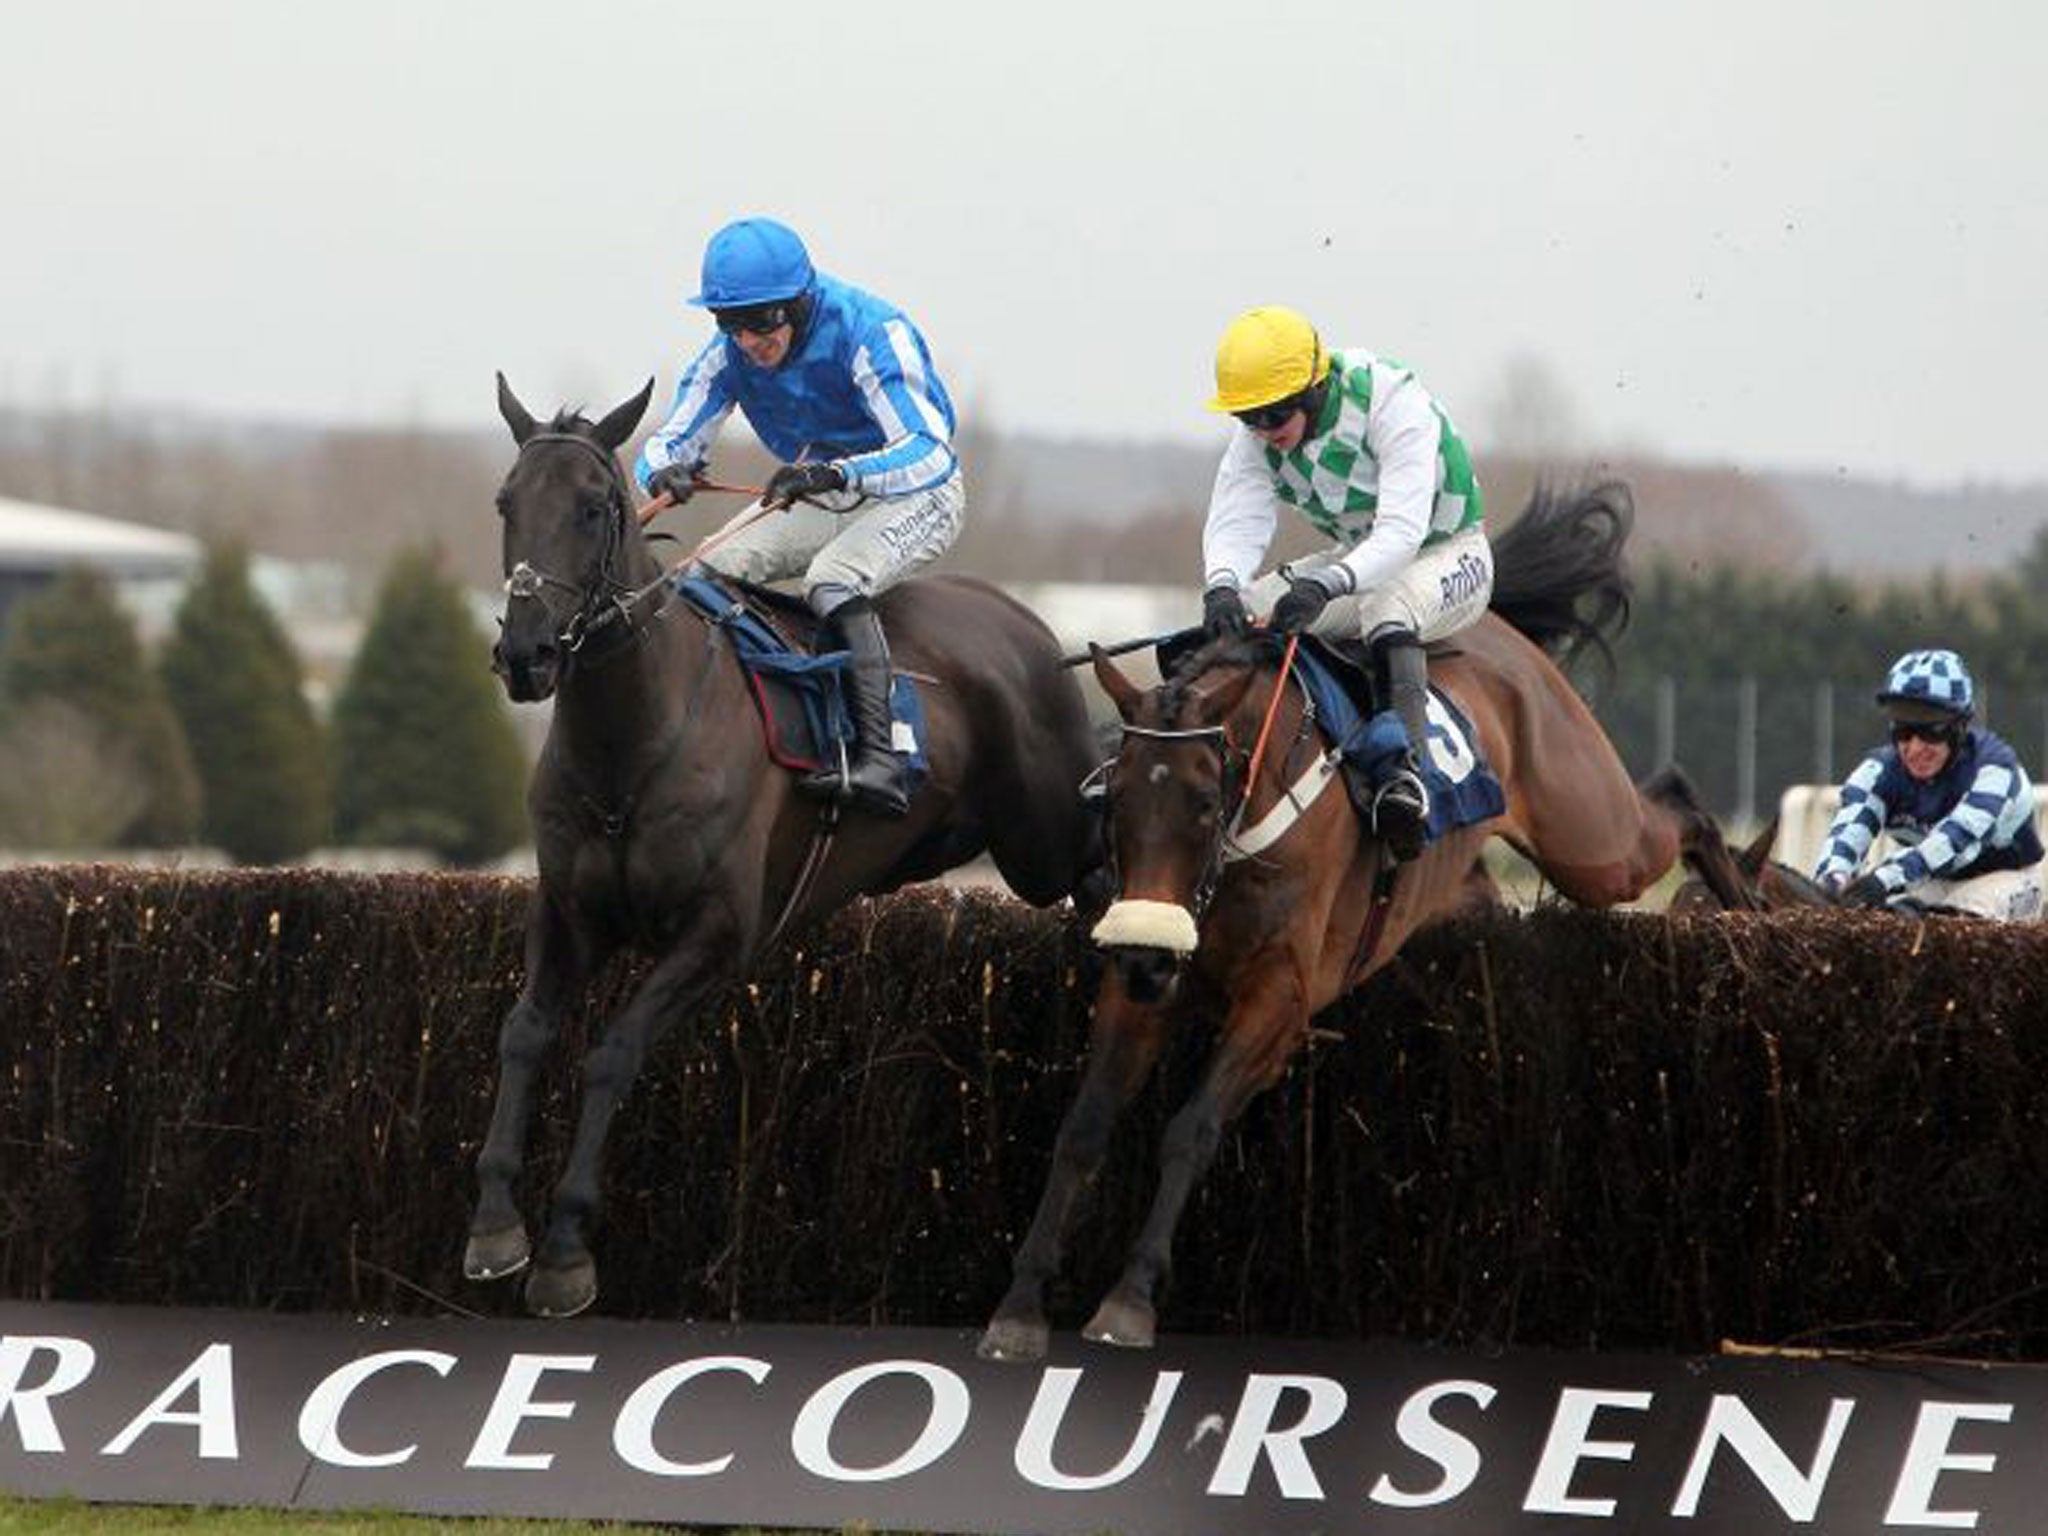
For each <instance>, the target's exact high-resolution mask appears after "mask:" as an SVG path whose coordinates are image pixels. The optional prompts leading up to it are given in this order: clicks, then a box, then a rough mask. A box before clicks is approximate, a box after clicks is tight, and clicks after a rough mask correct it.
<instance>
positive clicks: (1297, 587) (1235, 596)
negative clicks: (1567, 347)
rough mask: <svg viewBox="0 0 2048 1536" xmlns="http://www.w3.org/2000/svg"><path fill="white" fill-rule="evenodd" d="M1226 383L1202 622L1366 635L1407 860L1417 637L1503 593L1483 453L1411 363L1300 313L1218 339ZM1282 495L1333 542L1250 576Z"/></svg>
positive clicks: (1385, 830)
mask: <svg viewBox="0 0 2048 1536" xmlns="http://www.w3.org/2000/svg"><path fill="white" fill-rule="evenodd" d="M1216 383H1217V388H1216V395H1215V397H1214V398H1213V399H1212V400H1211V401H1210V402H1209V403H1210V406H1211V408H1212V409H1215V410H1222V411H1228V412H1230V413H1231V414H1232V415H1234V416H1235V417H1237V420H1238V426H1237V429H1236V430H1235V431H1234V432H1233V433H1232V434H1231V438H1230V444H1229V446H1228V447H1227V448H1226V449H1225V450H1224V454H1223V462H1222V463H1221V464H1220V465H1219V466H1218V468H1217V471H1216V484H1215V488H1214V490H1213V491H1212V492H1211V493H1210V498H1209V516H1208V521H1207V522H1206V524H1205V525H1204V527H1203V530H1202V566H1203V575H1204V581H1205V585H1206V589H1207V590H1206V592H1205V595H1204V598H1203V615H1204V623H1205V626H1206V627H1207V628H1208V629H1209V630H1210V631H1211V633H1212V634H1213V633H1225V632H1229V631H1232V630H1235V629H1238V628H1241V627H1242V626H1243V624H1244V623H1245V622H1246V621H1247V619H1248V615H1249V614H1251V613H1270V615H1271V618H1270V622H1271V623H1272V625H1273V627H1274V628H1276V629H1280V630H1301V631H1306V632H1308V633H1312V634H1316V635H1322V636H1326V637H1332V638H1334V637H1338V636H1345V637H1349V636H1358V637H1361V638H1363V639H1364V640H1365V641H1366V643H1367V645H1368V647H1369V649H1370V650H1371V652H1372V655H1373V659H1374V665H1375V671H1376V673H1377V674H1378V676H1379V681H1380V687H1381V701H1382V704H1383V705H1391V707H1392V708H1393V709H1394V710H1395V711H1396V712H1397V713H1398V715H1399V717H1400V720H1401V724H1402V728H1403V731H1404V733H1405V734H1406V736H1407V738H1408V744H1409V751H1408V762H1407V765H1406V766H1405V767H1398V766H1397V768H1396V771H1395V772H1394V773H1393V774H1392V776H1391V777H1390V778H1389V780H1388V782H1386V783H1385V784H1383V785H1382V786H1381V790H1380V794H1381V801H1382V802H1384V803H1383V805H1381V806H1380V810H1383V811H1384V812H1385V814H1384V816H1382V815H1381V814H1380V810H1376V813H1375V821H1376V822H1382V821H1383V822H1384V825H1381V826H1379V828H1378V830H1379V831H1380V832H1381V833H1382V835H1383V836H1384V837H1385V838H1386V841H1387V843H1388V845H1389V846H1390V847H1391V848H1392V849H1393V850H1394V852H1395V854H1396V856H1397V857H1401V858H1407V857H1412V856H1413V855H1414V854H1415V853H1418V852H1420V851H1421V846H1422V840H1423V824H1424V823H1425V821H1426V819H1427V813H1428V797H1427V792H1426V791H1425V790H1424V788H1423V785H1422V778H1421V771H1420V753H1421V751H1422V748H1423V744H1424V742H1425V741H1426V739H1427V736H1426V731H1427V725H1426V705H1427V692H1426V686H1427V685H1426V678H1425V675H1424V665H1423V653H1422V647H1423V645H1424V644H1426V643H1427V642H1429V641H1431V640H1437V639H1441V638H1443V637H1444V636H1446V635H1450V634H1454V633H1456V632H1457V631H1458V630H1460V629H1463V628H1464V627H1465V626H1466V625H1468V624H1470V623H1472V622H1473V621H1474V620H1476V619H1478V618H1479V616H1480V615H1481V614H1483V613H1485V612H1486V608H1487V604H1488V602H1489V600H1490V599H1491V598H1492V595H1493V551H1492V547H1491V546H1490V545H1489V544H1488V543H1487V539H1486V531H1485V527H1484V523H1483V518H1484V511H1485V509H1484V504H1483V500H1482V497H1481V495H1480V489H1479V480H1478V477H1477V476H1476V475H1475V474H1474V473H1473V470H1472V456H1471V454H1470V453H1469V452H1468V451H1467V449H1466V447H1465V441H1464V439H1463V438H1461V437H1460V436H1459V435H1458V432H1457V429H1456V428H1455V427H1454V426H1453V425H1452V424H1451V419H1450V417H1449V416H1448V415H1447V414H1446V413H1445V411H1444V409H1443V408H1442V406H1441V405H1439V404H1438V403H1437V401H1436V400H1434V399H1433V398H1432V397H1431V396H1430V393H1429V391H1428V390H1426V389H1425V388H1423V386H1422V382H1421V380H1419V379H1418V378H1416V376H1415V374H1414V373H1413V371H1412V370H1410V369H1408V368H1407V367H1405V366H1403V365H1402V364H1400V363H1397V362H1393V361H1391V360H1389V359H1386V358H1381V357H1376V356H1374V355H1373V354H1372V353H1370V352H1367V351H1364V350H1363V349H1357V348H1346V349H1344V350H1342V351H1338V352H1334V353H1326V352H1324V351H1323V349H1322V343H1321V339H1320V337H1318V336H1317V335H1316V332H1315V330H1314V328H1313V327H1312V326H1310V325H1309V323H1308V321H1307V320H1306V319H1304V318H1303V317H1302V316H1300V315H1298V314H1296V313H1295V312H1294V311H1292V310H1288V309H1282V308H1278V307H1269V308H1265V309H1254V310H1251V311H1248V312H1247V313H1246V314H1244V315H1241V316H1239V318H1238V319H1237V320H1236V321H1235V322H1233V323H1232V325H1231V327H1230V328H1229V329H1228V330H1227V331H1226V332H1225V333H1224V337H1223V341H1222V343H1221V345H1220V346H1219V347H1218V348H1217V354H1216ZM1283 505H1286V506H1291V507H1293V508H1294V509H1295V510H1296V511H1298V512H1299V513H1301V515H1302V516H1304V517H1305V518H1307V519H1308V520H1309V522H1311V523H1312V524H1314V525H1315V527H1316V528H1317V529H1319V530H1320V531H1321V532H1323V533H1324V534H1326V535H1327V536H1328V537H1329V538H1330V539H1331V541H1332V542H1331V544H1330V546H1329V547H1328V548H1327V549H1324V550H1322V551H1319V552H1318V553H1317V554H1315V555H1312V556H1310V557H1308V558H1307V559H1304V560H1300V561H1296V562H1294V563H1293V564H1292V565H1291V566H1288V567H1283V568H1282V569H1281V570H1278V571H1274V572H1270V573H1268V574H1267V575H1266V576H1264V577H1262V578H1259V579H1257V580H1254V575H1255V573H1256V572H1257V570H1258V567H1259V565H1260V563H1261V562H1262V561H1263V560H1264V558H1265V555H1266V551H1267V549H1268V547H1269V546H1270V545H1271V543H1272V541H1273V534H1274V532H1275V530H1276V528H1277V526H1278V520H1279V509H1280V507H1281V506H1283ZM1376 804H1377V802H1376Z"/></svg>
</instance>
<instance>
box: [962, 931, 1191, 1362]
mask: <svg viewBox="0 0 2048 1536" xmlns="http://www.w3.org/2000/svg"><path fill="white" fill-rule="evenodd" d="M1166 1007H1167V1005H1165V1004H1160V1003H1151V1004H1141V1003H1135V1002H1133V1001H1131V999H1130V997H1129V996H1128V995H1127V994H1126V993H1125V991H1124V989H1123V983H1122V982H1121V981H1120V980H1119V979H1118V977H1117V975H1116V972H1115V971H1114V969H1112V970H1111V971H1110V973H1109V974H1108V975H1107V976H1106V977H1105V978H1104V980H1103V991H1102V996H1101V998H1100V1000H1099V1001H1098V1002H1097V1004H1096V1007H1095V1021H1094V1027H1093V1029H1092V1030H1091V1032H1090V1033H1091V1038H1090V1040H1089V1045H1088V1065H1087V1068H1086V1069H1085V1071H1084V1072H1083V1073H1082V1077H1081V1090H1080V1092H1079V1093H1078V1094H1076V1095H1075V1098H1074V1103H1073V1107H1072V1108H1070V1109H1069V1110H1068V1111H1067V1116H1066V1119H1064V1120H1062V1121H1061V1122H1060V1133H1059V1139H1058V1141H1056V1142H1055V1143H1054V1145H1053V1154H1052V1171H1051V1172H1050V1173H1049V1174H1048V1175H1047V1177H1046V1182H1045V1193H1044V1194H1043V1195H1042V1196H1040V1197H1039V1201H1038V1212H1037V1214H1036V1215H1034V1216H1033V1217H1032V1218H1031V1228H1030V1230H1029V1231H1028V1232H1026V1233H1025V1234H1024V1241H1023V1243H1022V1245H1021V1246H1019V1248H1018V1249H1017V1255H1016V1258H1015V1259H1014V1261H1013V1262H1012V1265H1011V1279H1010V1288H1009V1290H1008V1291H1007V1292H1005V1293H1004V1295H1003V1299H1002V1301H1001V1303H1000V1304H999V1305H998V1306H997V1307H996V1310H995V1315H994V1316H993V1317H991V1318H990V1319H989V1324H988V1328H987V1329H986V1330H985V1331H984V1332H983V1334H982V1336H981V1343H980V1345H979V1352H980V1354H981V1356H982V1358H983V1359H985V1360H1042V1359H1044V1358H1045V1349H1046V1343H1047V1340H1048V1337H1049V1328H1048V1326H1047V1323H1046V1319H1045V1286H1046V1282H1047V1281H1049V1280H1050V1279H1052V1277H1053V1276H1054V1275H1056V1274H1058V1273H1059V1267H1060V1260H1061V1256H1062V1253H1063V1251H1064V1248H1065V1245H1066V1235H1067V1227H1068V1224H1069V1223H1070V1221H1071V1220H1072V1218H1073V1213H1074V1204H1075V1202H1076V1200H1077V1199H1079V1197H1080V1194H1081V1191H1082V1190H1084V1189H1086V1188H1087V1187H1088V1185H1089V1184H1090V1183H1092V1182H1093V1181H1094V1178H1095V1174H1096V1171H1097V1170H1098V1169H1099V1168H1100V1167H1101V1166H1102V1158H1103V1154H1104V1153H1105V1152H1106V1151H1107V1150H1108V1147H1109V1138H1110V1132H1111V1131H1112V1130H1113V1129H1114V1127H1115V1125H1116V1117H1117V1115H1118V1113H1119V1112H1120V1111H1121V1110H1122V1109H1123V1107H1124V1106H1125V1105H1126V1104H1128V1103H1129V1102H1130V1100H1131V1096H1132V1095H1133V1094H1135V1093H1136V1092H1137V1091H1138V1088H1139V1087H1140V1085H1142V1084H1143V1083H1144V1081H1145V1079H1146V1077H1147V1076H1149V1075H1150V1073H1151V1071H1152V1067H1153V1065H1154V1063H1156V1062H1157V1061H1158V1059H1159V1049H1160V1045H1161V1042H1162V1041H1163V1039H1164V1038H1165V1018H1166Z"/></svg>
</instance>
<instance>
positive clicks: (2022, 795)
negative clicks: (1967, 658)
mask: <svg viewBox="0 0 2048 1536" xmlns="http://www.w3.org/2000/svg"><path fill="white" fill-rule="evenodd" d="M1877 702H1878V703H1879V704H1880V705H1881V706H1883V708H1884V710H1885V713H1886V714H1887V715H1889V716H1890V717H1891V722H1892V725H1891V744H1890V745H1889V746H1883V747H1879V748H1878V749H1877V750H1876V751H1874V752H1872V753H1871V754H1870V755H1869V756H1868V757H1866V758H1864V759H1863V761H1862V762H1861V763H1859V764H1857V765H1856V771H1855V772H1854V773H1852V774H1850V775H1849V777H1848V780H1847V781H1846V782H1845V783H1844V784H1843V785H1842V808H1841V809H1840V810H1839V811H1837V812H1836V813H1835V819H1834V822H1833V824H1832V825H1830V826H1829V828H1828V839H1827V846H1826V849H1825V850H1824V851H1823V853H1822V855H1821V861H1820V867H1819V868H1818V869H1817V870H1816V871H1815V872H1814V873H1815V878H1816V879H1817V880H1819V881H1820V883H1821V884H1822V885H1824V886H1826V887H1828V888H1829V889H1830V890H1832V891H1833V892H1835V893H1836V895H1837V896H1839V897H1840V898H1841V900H1842V901H1843V902H1844V903H1845V904H1846V905H1849V906H1862V907H1892V908H1898V909H1903V910H1907V911H1922V910H1927V909H1929V908H1940V909H1943V910H1948V911H1955V912H1967V913H1971V914H1974V915H1976V916H1979V917H2001V918H2026V917H2034V916H2036V915H2038V914H2039V912H2040V910H2041V854H2042V848H2041V839H2040V836H2039V834H2038V833H2036V831H2035V830H2034V789H2033V785H2032V784H2030V783H2029V782H2028V781H2027V773H2026V770H2025V769H2024V768H2022V767H2021V766H2020V762H2019V758H2018V757H2017V756H2016V755H2015V754H2014V752H2013V750H2012V748H2011V747H2009V746H2007V745H2006V743H2005V742H2003V741H2001V740H2000V739H1999V738H1998V737H1996V736H1994V735H1993V734H1992V733H1991V732H1989V731H1987V730H1985V729H1984V728H1983V727H1982V726H1973V725H1972V724H1971V723H1970V718H1971V715H1972V712H1973V711H1974V710H1975V708H1976V689H1975V686H1974V685H1973V684H1972V683H1971V681H1970V673H1969V669H1968V668H1966V667H1965V666H1964V665H1963V660H1962V658H1961V657H1960V656H1958V655H1956V653H1955V652H1954V651H1909V652H1907V653H1906V654H1905V655H1904V656H1901V657H1900V658H1899V659H1898V660H1897V661H1896V662H1895V663H1893V665H1892V669H1891V672H1890V674H1889V675H1888V676H1887V677H1886V679H1885V685H1884V691H1883V692H1881V693H1879V694H1878V696H1877ZM1881 831H1882V832H1889V833H1890V834H1891V836H1892V839H1893V841H1894V842H1896V843H1898V844H1899V845H1900V846H1899V849H1898V851H1896V852H1894V853H1893V854H1891V855H1890V856H1889V857H1888V858H1886V859H1884V860H1883V861H1881V862H1880V863H1879V864H1878V865H1877V866H1876V867H1875V868H1874V869H1872V870H1870V871H1869V872H1868V873H1866V874H1863V875H1858V874H1857V873H1856V871H1857V870H1858V868H1859V867H1860V866H1861V865H1862V863H1863V860H1864V858H1865V856H1866V855H1867V854H1868V853H1869V852H1870V848H1871V845H1872V844H1873V843H1874V842H1876V840H1877V835H1878V833H1879V832H1881Z"/></svg>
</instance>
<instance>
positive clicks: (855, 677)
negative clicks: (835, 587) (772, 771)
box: [803, 597, 910, 816]
mask: <svg viewBox="0 0 2048 1536" xmlns="http://www.w3.org/2000/svg"><path fill="white" fill-rule="evenodd" d="M831 623H832V625H833V627H834V628H835V629H837V630H838V632H839V637H840V639H842V640H843V641H845V643H846V649H847V652H848V664H847V669H846V682H847V690H846V691H847V703H848V705H849V706H850V709H851V713H852V715H853V730H854V741H853V749H852V754H851V761H850V762H849V764H848V767H847V773H846V776H845V777H844V778H843V779H842V778H841V777H840V774H839V771H838V769H837V768H828V769H826V770H824V771H823V772H821V773H814V774H812V775H810V776H809V777H808V778H806V779H805V780H804V781H803V787H804V789H805V790H806V791H808V792H810V793H812V794H820V795H827V796H831V797H835V798H844V799H847V800H850V801H852V803H853V804H855V805H856V806H859V807H860V808H861V809H863V810H868V811H873V812H874V813H875V814H877V815H879V816H901V815H902V814H903V813H904V812H905V811H907V810H909V809H910V797H909V796H908V795H907V794H905V793H904V789H903V764H902V760H901V759H900V758H899V757H898V756H897V755H896V751H895V748H894V747H893V746H892V745H891V743H890V737H891V736H892V734H893V726H892V723H891V717H890V714H889V645H888V642H887V641H886V640H885V639H883V637H882V621H881V620H880V619H879V618H877V617H876V615H875V610H874V607H873V605H872V604H870V603H869V602H868V600H867V599H866V598H864V597H856V598H852V599H850V600H848V601H847V602H844V603H841V604H840V605H839V606H838V607H837V608H835V609H833V610H832V617H831Z"/></svg>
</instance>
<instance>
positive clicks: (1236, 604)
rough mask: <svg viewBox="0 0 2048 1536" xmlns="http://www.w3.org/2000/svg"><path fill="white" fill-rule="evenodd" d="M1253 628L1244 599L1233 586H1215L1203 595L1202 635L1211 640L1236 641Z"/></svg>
mask: <svg viewBox="0 0 2048 1536" xmlns="http://www.w3.org/2000/svg"><path fill="white" fill-rule="evenodd" d="M1251 627H1252V616H1251V615H1250V614H1249V613H1247V612H1246V611H1245V606H1244V597H1243V595H1242V594H1241V593H1239V591H1238V590H1237V588H1235V587H1232V586H1214V587H1211V588H1209V590H1208V591H1206V592H1204V593H1203V594H1202V634H1203V636H1204V637H1205V638H1207V639H1210V640H1221V639H1223V638H1224V637H1225V636H1228V637H1229V638H1230V639H1232V640H1235V639H1237V638H1238V637H1239V636H1241V635H1243V634H1245V633H1246V632H1248V631H1249V630H1250V629H1251Z"/></svg>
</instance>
